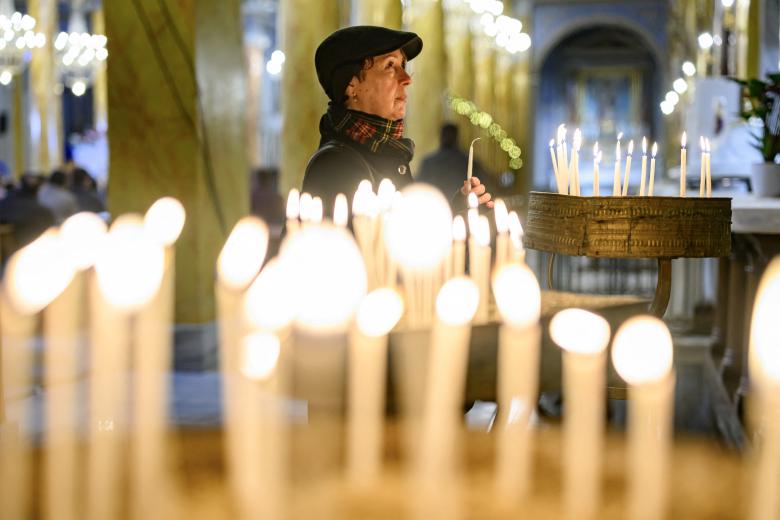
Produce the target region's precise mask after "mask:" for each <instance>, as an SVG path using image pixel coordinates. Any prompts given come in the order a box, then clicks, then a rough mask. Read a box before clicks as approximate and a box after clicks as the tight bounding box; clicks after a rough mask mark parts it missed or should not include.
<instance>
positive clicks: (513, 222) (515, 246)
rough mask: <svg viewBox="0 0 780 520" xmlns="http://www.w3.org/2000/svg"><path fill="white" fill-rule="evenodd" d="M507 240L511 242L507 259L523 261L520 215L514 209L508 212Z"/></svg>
mask: <svg viewBox="0 0 780 520" xmlns="http://www.w3.org/2000/svg"><path fill="white" fill-rule="evenodd" d="M509 241H510V243H511V244H512V251H511V253H510V255H509V261H510V262H515V263H523V262H525V249H524V248H523V225H522V224H521V223H520V217H518V216H517V212H516V211H510V212H509Z"/></svg>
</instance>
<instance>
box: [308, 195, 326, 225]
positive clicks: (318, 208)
mask: <svg viewBox="0 0 780 520" xmlns="http://www.w3.org/2000/svg"><path fill="white" fill-rule="evenodd" d="M322 212H323V209H322V199H321V198H319V197H314V198H312V199H311V215H310V219H309V220H311V222H312V223H313V224H319V223H320V222H322Z"/></svg>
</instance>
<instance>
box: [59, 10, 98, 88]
mask: <svg viewBox="0 0 780 520" xmlns="http://www.w3.org/2000/svg"><path fill="white" fill-rule="evenodd" d="M107 42H108V39H107V38H106V37H105V36H104V35H102V34H90V33H89V32H87V23H86V21H85V19H84V14H83V13H82V12H81V10H80V9H74V10H73V11H72V12H71V14H70V19H69V20H68V32H61V33H59V34H58V35H57V38H56V39H55V40H54V50H55V51H56V53H57V68H58V70H59V75H60V78H61V80H62V83H63V84H65V86H66V87H68V88H69V89H70V90H71V92H73V94H74V95H75V96H81V95H83V94H84V92H86V91H87V87H88V86H89V85H91V84H92V81H93V80H94V79H95V74H96V73H97V71H98V69H100V67H102V66H103V62H104V61H105V60H106V58H108V50H107V49H106V43H107Z"/></svg>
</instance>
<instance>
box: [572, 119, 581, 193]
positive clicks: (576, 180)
mask: <svg viewBox="0 0 780 520" xmlns="http://www.w3.org/2000/svg"><path fill="white" fill-rule="evenodd" d="M580 147H582V132H580V129H579V128H577V129H576V130H575V131H574V139H573V141H572V159H571V162H572V168H571V170H572V172H573V173H572V185H573V189H570V194H571V195H577V196H579V195H580Z"/></svg>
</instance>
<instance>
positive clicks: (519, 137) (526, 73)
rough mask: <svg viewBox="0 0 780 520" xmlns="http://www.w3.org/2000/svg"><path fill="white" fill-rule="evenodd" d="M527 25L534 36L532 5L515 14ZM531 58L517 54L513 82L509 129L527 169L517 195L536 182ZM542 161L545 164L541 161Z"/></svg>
mask: <svg viewBox="0 0 780 520" xmlns="http://www.w3.org/2000/svg"><path fill="white" fill-rule="evenodd" d="M512 16H514V17H515V18H518V19H519V20H520V21H521V22H523V31H525V32H527V33H529V34H530V35H531V38H532V39H533V34H531V12H530V6H529V5H528V4H523V8H522V9H517V8H516V9H514V10H513V14H512ZM531 56H532V49H528V50H527V51H525V52H520V53H518V54H515V56H514V60H513V61H514V63H513V66H512V72H511V74H512V77H511V80H510V84H511V86H510V93H511V94H510V105H509V106H510V110H511V112H512V114H513V117H512V121H511V123H510V125H509V128H510V133H511V136H512V138H513V139H514V140H515V141H516V142H517V145H518V146H519V147H520V150H522V155H520V158H521V159H522V161H523V166H522V167H521V168H520V169H519V170H513V171H514V172H515V175H516V178H515V185H514V189H513V190H512V191H513V192H515V193H523V194H525V193H528V192H529V191H531V188H532V187H533V182H534V174H533V172H534V170H533V160H534V157H533V148H534V139H533V132H532V129H533V106H534V105H533V89H532V88H531ZM540 160H543V158H542V159H540Z"/></svg>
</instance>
